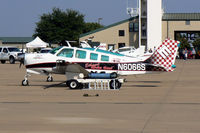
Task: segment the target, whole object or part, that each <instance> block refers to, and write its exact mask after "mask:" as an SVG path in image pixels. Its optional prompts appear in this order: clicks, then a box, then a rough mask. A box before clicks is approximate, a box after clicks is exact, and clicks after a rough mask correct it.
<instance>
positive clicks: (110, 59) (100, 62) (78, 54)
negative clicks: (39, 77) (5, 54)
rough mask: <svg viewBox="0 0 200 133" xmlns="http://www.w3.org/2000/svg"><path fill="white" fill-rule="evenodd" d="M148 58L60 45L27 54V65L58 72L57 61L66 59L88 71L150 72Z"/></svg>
mask: <svg viewBox="0 0 200 133" xmlns="http://www.w3.org/2000/svg"><path fill="white" fill-rule="evenodd" d="M148 58H150V56H141V57H128V56H125V55H122V54H117V53H112V52H109V51H104V50H99V49H93V48H76V47H59V48H57V49H55V50H53V52H50V53H47V54H26V55H25V66H26V68H27V70H28V71H34V72H38V73H44V72H46V73H56V72H55V71H54V68H55V67H56V62H57V61H58V60H64V61H65V63H66V64H68V63H69V64H79V65H80V66H82V67H83V68H84V69H86V70H87V71H88V72H97V73H100V72H105V73H112V72H116V73H117V74H119V75H131V74H145V73H148V72H149V71H148V70H147V69H148V67H147V66H148V64H147V63H145V62H144V61H146V60H147V59H148ZM63 74H64V73H63Z"/></svg>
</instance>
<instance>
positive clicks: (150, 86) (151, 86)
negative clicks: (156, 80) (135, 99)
mask: <svg viewBox="0 0 200 133" xmlns="http://www.w3.org/2000/svg"><path fill="white" fill-rule="evenodd" d="M122 87H149V88H153V87H158V85H122Z"/></svg>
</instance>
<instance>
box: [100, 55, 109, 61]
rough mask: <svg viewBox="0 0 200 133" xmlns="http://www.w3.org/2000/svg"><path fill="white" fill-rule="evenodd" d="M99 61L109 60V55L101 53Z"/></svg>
mask: <svg viewBox="0 0 200 133" xmlns="http://www.w3.org/2000/svg"><path fill="white" fill-rule="evenodd" d="M101 61H109V56H106V55H102V56H101Z"/></svg>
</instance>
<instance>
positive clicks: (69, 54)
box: [57, 48, 74, 58]
mask: <svg viewBox="0 0 200 133" xmlns="http://www.w3.org/2000/svg"><path fill="white" fill-rule="evenodd" d="M73 54H74V49H68V48H66V49H63V50H61V52H60V53H58V55H57V56H62V57H67V58H72V57H73Z"/></svg>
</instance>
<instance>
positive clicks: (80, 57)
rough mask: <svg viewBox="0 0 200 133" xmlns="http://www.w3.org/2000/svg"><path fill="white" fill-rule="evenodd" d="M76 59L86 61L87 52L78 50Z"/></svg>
mask: <svg viewBox="0 0 200 133" xmlns="http://www.w3.org/2000/svg"><path fill="white" fill-rule="evenodd" d="M76 58H79V59H85V58H86V51H83V50H76Z"/></svg>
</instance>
